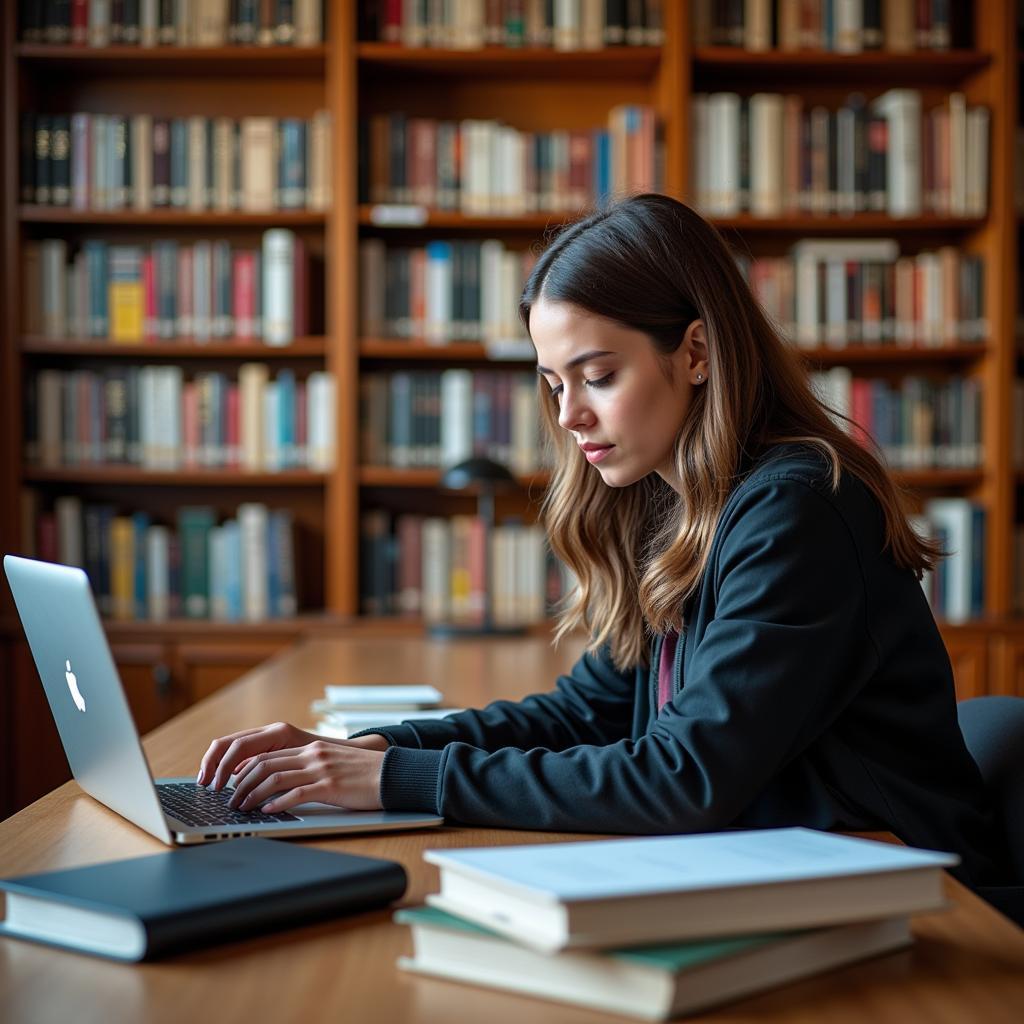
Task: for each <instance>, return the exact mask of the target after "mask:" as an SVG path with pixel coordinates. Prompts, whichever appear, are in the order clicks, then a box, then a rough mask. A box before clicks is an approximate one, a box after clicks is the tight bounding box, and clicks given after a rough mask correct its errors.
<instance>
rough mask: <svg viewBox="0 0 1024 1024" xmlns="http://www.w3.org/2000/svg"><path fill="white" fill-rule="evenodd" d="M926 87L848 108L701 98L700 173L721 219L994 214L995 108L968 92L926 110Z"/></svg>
mask: <svg viewBox="0 0 1024 1024" xmlns="http://www.w3.org/2000/svg"><path fill="white" fill-rule="evenodd" d="M922 103H923V100H922V96H921V93H920V92H918V91H917V90H914V89H890V90H889V91H888V92H885V93H883V94H882V95H881V96H879V97H877V98H876V99H874V100H871V101H870V102H869V101H868V100H866V99H865V98H864V96H862V95H860V94H859V93H854V94H852V95H850V96H848V97H847V98H846V102H845V103H844V104H843V105H842V106H840V107H839V108H838V109H836V110H833V109H830V108H829V107H828V106H827V105H826V104H825V103H824V102H816V101H814V100H806V99H805V98H804V97H801V96H798V95H782V94H781V93H757V94H755V95H753V96H750V97H746V96H740V95H739V94H738V93H735V92H716V93H709V94H698V95H696V96H694V97H693V102H692V117H693V146H692V147H691V161H692V176H693V181H694V197H695V201H696V205H697V206H698V207H699V208H700V209H701V210H702V211H703V212H704V213H706V214H708V215H709V216H714V217H732V216H735V215H737V214H740V213H744V212H749V213H751V214H753V215H754V216H755V217H786V216H791V215H793V214H796V213H810V214H818V215H823V216H824V215H830V214H839V215H845V216H850V215H853V214H856V213H859V212H863V211H875V212H884V213H887V214H889V215H890V216H893V217H917V216H920V215H921V214H922V213H934V214H939V215H949V216H963V217H983V216H985V214H986V213H987V211H988V179H989V127H990V119H991V117H990V112H989V110H988V108H987V107H983V106H971V107H968V106H967V100H966V98H965V96H964V94H963V93H961V92H954V93H952V94H950V96H949V98H948V100H947V101H946V102H944V103H940V104H938V105H934V106H930V107H929V109H928V110H927V111H925V110H923V107H922Z"/></svg>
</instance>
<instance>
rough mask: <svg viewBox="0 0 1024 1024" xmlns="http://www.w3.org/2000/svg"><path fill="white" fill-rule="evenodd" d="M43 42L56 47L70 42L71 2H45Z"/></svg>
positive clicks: (63, 0)
mask: <svg viewBox="0 0 1024 1024" xmlns="http://www.w3.org/2000/svg"><path fill="white" fill-rule="evenodd" d="M39 6H40V7H42V6H43V4H42V3H40V4H39ZM43 41H44V42H47V43H54V44H56V45H58V46H60V45H63V44H65V43H70V42H71V0H46V28H45V29H44V30H43Z"/></svg>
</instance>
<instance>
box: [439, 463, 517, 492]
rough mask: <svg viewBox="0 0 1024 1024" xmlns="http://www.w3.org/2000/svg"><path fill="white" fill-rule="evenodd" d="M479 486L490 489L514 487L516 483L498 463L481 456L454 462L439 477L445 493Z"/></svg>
mask: <svg viewBox="0 0 1024 1024" xmlns="http://www.w3.org/2000/svg"><path fill="white" fill-rule="evenodd" d="M480 484H482V485H486V486H488V487H490V488H497V487H515V486H516V484H517V481H516V478H515V477H514V476H513V475H512V474H511V473H510V472H509V471H508V469H507V468H506V467H505V466H503V465H502V464H501V463H500V462H495V461H494V460H493V459H485V458H483V457H482V456H474V457H473V458H471V459H465V460H463V461H462V462H456V463H455V465H453V466H449V467H448V468H447V469H446V470H445V471H444V473H442V475H441V487H443V488H444V489H445V490H446V491H464V490H465V489H466V488H467V487H472V486H474V485H480Z"/></svg>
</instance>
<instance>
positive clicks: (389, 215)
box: [370, 203, 429, 227]
mask: <svg viewBox="0 0 1024 1024" xmlns="http://www.w3.org/2000/svg"><path fill="white" fill-rule="evenodd" d="M428 216H429V214H428V212H427V208H426V207H425V206H419V205H412V204H409V203H378V204H377V205H375V206H372V207H370V221H371V223H373V224H379V225H382V226H384V227H394V226H400V227H422V226H423V225H424V224H426V223H427V219H428Z"/></svg>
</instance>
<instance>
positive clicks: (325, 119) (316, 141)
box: [307, 110, 331, 210]
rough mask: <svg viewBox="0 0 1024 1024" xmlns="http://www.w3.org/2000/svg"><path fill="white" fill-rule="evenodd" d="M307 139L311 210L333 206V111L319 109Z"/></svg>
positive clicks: (308, 191) (309, 203)
mask: <svg viewBox="0 0 1024 1024" xmlns="http://www.w3.org/2000/svg"><path fill="white" fill-rule="evenodd" d="M307 135H308V141H307V149H308V156H307V167H308V169H309V186H308V188H307V204H308V206H309V208H310V209H311V210H328V209H330V206H331V112H330V111H329V110H317V111H315V112H314V113H313V120H312V121H311V122H310V126H309V132H308V133H307Z"/></svg>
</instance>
